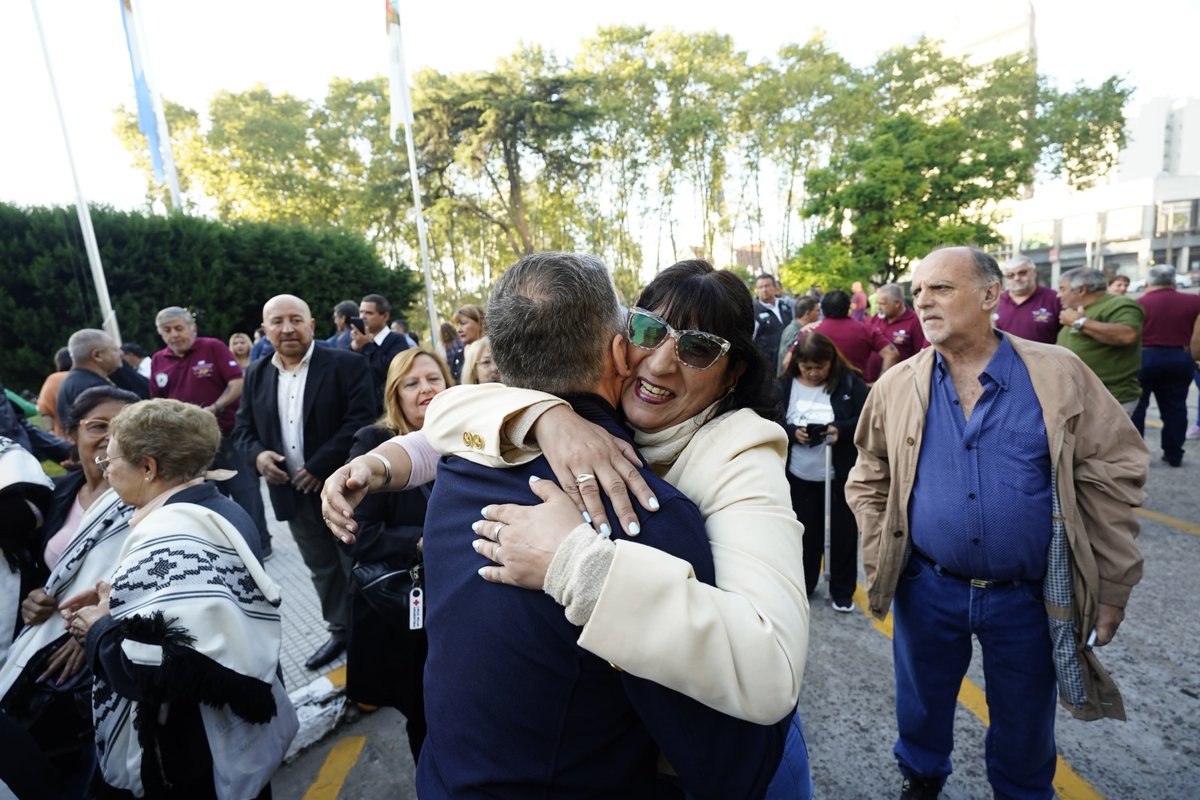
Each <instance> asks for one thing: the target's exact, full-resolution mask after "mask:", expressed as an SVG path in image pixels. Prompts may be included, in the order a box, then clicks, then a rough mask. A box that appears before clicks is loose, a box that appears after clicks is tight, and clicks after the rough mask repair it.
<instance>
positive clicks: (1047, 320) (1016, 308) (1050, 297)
mask: <svg viewBox="0 0 1200 800" xmlns="http://www.w3.org/2000/svg"><path fill="white" fill-rule="evenodd" d="M1061 310H1062V304H1061V303H1059V301H1058V293H1057V292H1055V291H1054V290H1053V289H1051V288H1049V287H1046V286H1039V287H1037V288H1036V289H1034V290H1033V294H1031V295H1030V296H1029V297H1028V298H1026V300H1025V302H1024V303H1021V304H1020V305H1018V304H1017V303H1015V302H1013V299H1012V297H1010V296H1009V294H1008V292H1001V293H1000V304H999V305H998V306H996V313H995V314H993V315H992V322H993V323H994V324H995V326H996V327H997V328H999V329H1000V330H1002V331H1005V332H1006V333H1011V334H1012V335H1013V336H1020V337H1021V338H1022V339H1029V340H1030V341H1032V342H1044V343H1045V344H1054V343H1055V342H1056V341H1057V339H1058V329H1059V328H1060V327H1062V326H1061V325H1059V324H1058V312H1059V311H1061Z"/></svg>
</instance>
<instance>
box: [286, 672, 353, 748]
mask: <svg viewBox="0 0 1200 800" xmlns="http://www.w3.org/2000/svg"><path fill="white" fill-rule="evenodd" d="M345 690H346V668H345V667H344V666H341V667H338V668H337V669H334V670H330V671H329V672H327V673H325V674H324V675H322V676H321V677H319V678H316V679H315V680H313V681H312V682H311V683H309V684H308V685H307V686H304V687H301V688H299V689H297V690H296V691H294V692H292V693H290V694H289V695H288V698H289V699H290V700H291V701H292V705H293V706H295V708H296V717H297V718H298V719H299V720H300V730H299V731H298V732H297V733H296V738H295V739H293V740H292V746H291V747H289V748H288V752H287V755H286V756H284V761H285V762H287V761H291V760H292V759H294V758H295V757H296V756H298V755H299V754H300V753H302V752H303V751H304V750H306V749H308V748H309V747H311V746H312V745H314V744H316V743H317V742H319V741H321V740H322V739H324V738H325V737H326V736H327V735H328V734H329V732H330V731H332V730H333V729H334V728H336V727H337V725H338V723H339V722H341V720H342V717H343V716H344V715H345V712H346V695H345Z"/></svg>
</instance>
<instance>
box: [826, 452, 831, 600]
mask: <svg viewBox="0 0 1200 800" xmlns="http://www.w3.org/2000/svg"><path fill="white" fill-rule="evenodd" d="M832 484H833V444H832V442H830V440H829V436H828V435H827V436H826V437H825V586H826V587H827V588H828V586H829V581H830V580H831V575H832V571H831V570H830V568H829V541H830V539H831V538H832V536H831V532H830V527H831V517H830V515H831V514H832V511H831V510H830V509H831V507H832V503H833V491H832V489H831V486H832Z"/></svg>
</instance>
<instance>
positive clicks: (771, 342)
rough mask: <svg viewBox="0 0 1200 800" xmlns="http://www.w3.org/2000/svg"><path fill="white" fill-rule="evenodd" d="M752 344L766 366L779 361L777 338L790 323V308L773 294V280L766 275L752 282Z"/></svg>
mask: <svg viewBox="0 0 1200 800" xmlns="http://www.w3.org/2000/svg"><path fill="white" fill-rule="evenodd" d="M754 296H755V300H754V343H755V344H756V345H758V348H759V349H760V350H762V352H763V355H764V356H765V357H766V359H767V363H768V364H774V363H776V362H777V361H778V360H779V337H780V336H781V335H782V334H783V329H784V327H785V326H786V325H787V324H788V323H789V322H791V321H792V311H791V306H790V305H789V304H788V303H787V302H786V301H783V300H780V299H779V297H778V296H777V295H776V293H775V278H774V277H772V276H771V275H768V274H767V273H765V272H764V273H763V274H762V275H759V276H758V278H756V279H755V281H754Z"/></svg>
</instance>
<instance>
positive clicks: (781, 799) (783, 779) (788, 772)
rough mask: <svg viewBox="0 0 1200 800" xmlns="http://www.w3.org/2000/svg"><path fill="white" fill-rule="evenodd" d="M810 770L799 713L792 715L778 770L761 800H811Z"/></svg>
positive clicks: (811, 782) (811, 781) (811, 783)
mask: <svg viewBox="0 0 1200 800" xmlns="http://www.w3.org/2000/svg"><path fill="white" fill-rule="evenodd" d="M812 796H813V779H812V769H811V767H810V764H809V761H808V745H807V744H806V743H805V742H804V726H803V725H801V724H800V712H799V711H796V712H795V713H793V714H792V720H791V722H789V723H788V732H787V738H786V739H784V742H783V758H782V759H781V760H780V762H779V770H778V771H777V772H776V773H775V777H774V778H771V783H770V785H768V786H767V793H766V794H765V795H764V796H763V800H812Z"/></svg>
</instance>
